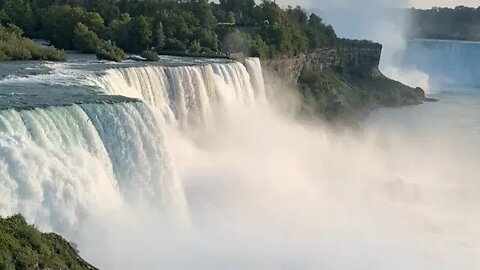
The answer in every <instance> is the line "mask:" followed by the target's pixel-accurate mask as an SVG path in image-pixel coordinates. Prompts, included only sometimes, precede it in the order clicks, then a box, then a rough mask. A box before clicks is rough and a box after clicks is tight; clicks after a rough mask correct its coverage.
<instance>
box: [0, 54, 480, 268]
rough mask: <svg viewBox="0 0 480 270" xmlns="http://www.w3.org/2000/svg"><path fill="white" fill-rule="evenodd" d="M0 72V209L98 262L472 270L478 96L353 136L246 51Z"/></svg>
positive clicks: (475, 263) (455, 91)
mask: <svg viewBox="0 0 480 270" xmlns="http://www.w3.org/2000/svg"><path fill="white" fill-rule="evenodd" d="M472 57H473V56H472ZM452 61H453V60H452ZM2 65H4V66H3V69H0V70H2V72H3V73H2V72H0V77H1V79H0V95H2V100H1V101H0V109H1V110H0V195H1V196H0V214H1V215H11V214H14V213H17V212H20V213H23V214H24V215H25V216H26V217H27V219H28V220H29V221H30V222H34V223H35V224H37V225H38V226H40V228H41V229H44V230H53V231H55V232H59V233H62V234H63V235H65V236H66V237H67V238H68V239H69V240H71V241H74V242H75V243H77V244H78V247H79V249H80V251H81V255H82V256H83V257H85V258H86V259H87V260H88V261H90V262H92V263H93V264H94V265H97V266H99V267H101V268H102V269H162V268H169V269H339V270H340V269H341V270H344V269H365V270H366V269H368V270H372V269H378V270H380V269H418V270H420V269H422V270H423V269H448V270H453V269H467V270H470V269H472V270H473V269H478V268H479V267H480V261H479V260H478V258H479V256H478V255H480V254H479V250H480V230H479V228H480V226H479V225H480V215H479V214H478V213H477V211H476V210H475V209H476V208H475V206H476V205H477V203H478V201H479V199H478V198H480V197H479V196H478V195H480V185H479V184H478V179H480V171H478V170H477V169H476V164H477V163H478V161H479V160H480V151H478V150H477V147H476V146H477V145H478V141H480V122H479V121H478V114H479V113H480V111H479V110H478V108H480V92H479V91H480V90H477V89H475V88H469V89H466V88H460V87H457V88H448V89H444V88H442V89H433V90H437V91H433V92H434V93H436V94H435V97H438V98H440V102H438V103H429V104H426V105H422V106H415V107H407V108H401V109H388V110H379V111H377V112H375V113H374V114H373V115H372V116H371V117H370V118H369V119H368V121H366V122H365V123H364V125H363V126H362V128H360V129H355V130H350V129H344V128H340V129H338V128H332V127H331V126H329V125H326V124H320V123H315V124H312V123H302V122H299V121H298V120H297V119H296V118H295V117H293V116H292V115H290V114H289V112H286V111H285V110H284V107H277V106H276V104H275V103H274V102H273V101H272V100H273V99H271V98H270V97H272V96H275V100H279V99H281V97H282V96H283V93H279V92H278V91H277V90H276V89H269V88H268V87H265V85H264V78H263V74H262V70H261V64H260V61H259V60H258V59H254V58H252V59H247V60H246V63H245V65H243V64H240V63H237V62H232V61H226V60H212V59H204V60H201V59H182V58H168V57H167V58H162V60H161V62H160V63H158V64H155V65H144V64H139V63H125V64H117V65H112V64H107V63H102V62H96V61H93V60H91V59H81V60H75V61H70V62H68V63H66V64H41V63H36V62H32V63H30V62H29V63H22V64H13V63H9V64H2ZM425 72H428V70H426V71H425ZM470 72H472V73H473V72H475V71H474V70H471V71H470ZM432 74H433V73H432ZM27 86H28V87H27ZM27 89H28V90H27ZM44 90H45V92H42V91H44ZM40 93H42V94H40ZM288 97H289V98H286V97H285V99H287V100H282V104H285V103H289V104H295V103H296V102H298V101H297V100H295V99H292V98H291V97H290V95H288ZM292 107H295V106H292Z"/></svg>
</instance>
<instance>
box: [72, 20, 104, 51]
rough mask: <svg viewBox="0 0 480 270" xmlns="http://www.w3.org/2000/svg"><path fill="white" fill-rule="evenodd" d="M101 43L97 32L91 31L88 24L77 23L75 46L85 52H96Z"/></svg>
mask: <svg viewBox="0 0 480 270" xmlns="http://www.w3.org/2000/svg"><path fill="white" fill-rule="evenodd" d="M100 44H101V40H100V38H98V36H97V34H95V33H94V32H92V31H90V30H89V29H88V27H87V26H85V25H84V24H82V23H77V25H76V26H75V30H74V31H73V46H74V47H75V49H77V50H79V51H81V52H83V53H96V52H97V51H98V49H99V46H100Z"/></svg>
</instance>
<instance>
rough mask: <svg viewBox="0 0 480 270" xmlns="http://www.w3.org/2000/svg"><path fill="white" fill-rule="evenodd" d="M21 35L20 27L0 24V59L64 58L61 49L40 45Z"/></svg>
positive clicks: (56, 59) (62, 59)
mask: <svg viewBox="0 0 480 270" xmlns="http://www.w3.org/2000/svg"><path fill="white" fill-rule="evenodd" d="M22 35H23V32H22V31H21V29H19V28H18V27H16V26H15V25H9V26H7V27H2V26H0V61H8V60H50V61H64V60H65V53H64V52H63V51H59V50H57V49H55V48H54V47H42V46H40V45H38V44H36V43H35V42H33V41H32V40H31V39H28V38H26V37H23V36H22Z"/></svg>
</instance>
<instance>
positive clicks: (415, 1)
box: [410, 0, 480, 8]
mask: <svg viewBox="0 0 480 270" xmlns="http://www.w3.org/2000/svg"><path fill="white" fill-rule="evenodd" d="M410 3H411V5H412V6H414V7H420V8H429V7H432V6H437V7H455V6H460V5H464V6H473V7H478V6H480V0H411V1H410Z"/></svg>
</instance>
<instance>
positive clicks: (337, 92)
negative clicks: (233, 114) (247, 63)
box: [262, 43, 426, 118]
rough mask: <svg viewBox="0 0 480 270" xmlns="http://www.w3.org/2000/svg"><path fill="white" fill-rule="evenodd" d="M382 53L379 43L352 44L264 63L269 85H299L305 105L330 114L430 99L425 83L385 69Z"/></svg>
mask: <svg viewBox="0 0 480 270" xmlns="http://www.w3.org/2000/svg"><path fill="white" fill-rule="evenodd" d="M381 53H382V46H381V45H380V44H376V43H369V44H367V45H366V44H365V43H360V44H358V45H356V44H349V45H348V46H343V47H339V48H326V49H321V50H317V51H315V52H312V53H310V54H308V55H300V56H298V57H291V58H279V59H268V60H262V67H263V69H264V73H265V74H266V75H265V76H266V80H265V81H266V84H267V87H268V86H270V87H280V86H284V85H285V84H286V83H289V84H290V87H291V86H295V88H296V89H297V90H298V91H299V94H300V97H301V99H302V103H303V104H302V107H303V110H304V111H306V112H314V113H320V114H322V115H323V116H325V117H326V118H334V117H337V116H343V115H353V114H357V113H358V112H369V111H371V110H373V109H376V108H379V107H385V106H387V107H392V106H406V105H416V104H420V103H422V102H423V101H425V100H426V98H425V93H424V91H423V90H422V89H420V88H411V87H408V86H406V85H404V84H402V83H400V82H397V81H394V80H391V79H389V78H387V77H385V76H384V75H383V74H382V73H381V72H380V70H379V68H378V65H379V63H380V57H381Z"/></svg>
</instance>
